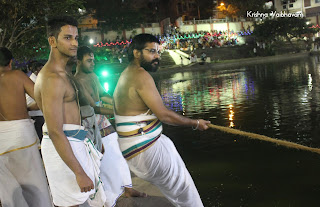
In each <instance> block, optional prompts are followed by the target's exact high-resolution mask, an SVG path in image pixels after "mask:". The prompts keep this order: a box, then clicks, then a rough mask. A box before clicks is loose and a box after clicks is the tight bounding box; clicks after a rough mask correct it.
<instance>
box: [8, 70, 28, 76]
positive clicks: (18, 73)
mask: <svg viewBox="0 0 320 207" xmlns="http://www.w3.org/2000/svg"><path fill="white" fill-rule="evenodd" d="M5 75H7V76H8V77H28V76H27V75H26V74H25V73H24V72H22V71H21V70H9V71H7V72H6V73H5Z"/></svg>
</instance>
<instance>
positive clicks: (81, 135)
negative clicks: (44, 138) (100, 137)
mask: <svg viewBox="0 0 320 207" xmlns="http://www.w3.org/2000/svg"><path fill="white" fill-rule="evenodd" d="M63 133H64V134H65V135H66V137H72V138H75V139H78V140H81V141H84V140H85V139H86V135H87V133H88V131H85V130H83V129H80V130H64V131H63ZM43 135H48V136H49V133H48V132H43Z"/></svg>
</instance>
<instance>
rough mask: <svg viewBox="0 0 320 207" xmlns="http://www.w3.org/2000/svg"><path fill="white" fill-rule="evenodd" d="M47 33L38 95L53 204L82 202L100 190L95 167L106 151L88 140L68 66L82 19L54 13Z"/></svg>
mask: <svg viewBox="0 0 320 207" xmlns="http://www.w3.org/2000/svg"><path fill="white" fill-rule="evenodd" d="M48 36H49V37H48V41H49V45H50V47H51V52H50V56H49V60H48V62H47V63H46V64H45V66H44V67H43V68H42V70H41V71H40V73H39V74H38V78H37V80H36V84H35V98H36V99H35V100H36V102H37V103H38V105H39V107H40V109H41V110H42V112H43V115H44V118H45V125H44V127H43V133H44V136H43V140H42V144H41V150H42V156H43V161H44V164H45V168H46V172H47V176H48V181H49V185H50V189H51V192H52V197H53V202H54V204H55V205H56V206H77V205H79V204H82V203H84V202H85V201H86V200H88V198H89V196H90V195H93V194H94V192H95V190H94V188H95V184H97V183H96V182H95V181H96V179H99V178H97V175H96V171H95V166H97V165H100V163H99V162H100V160H99V159H100V158H101V154H100V153H99V152H97V150H95V148H93V146H92V143H90V141H88V140H87V139H86V131H85V130H84V128H83V127H82V126H81V116H80V106H79V100H78V94H77V93H78V91H77V88H76V85H75V83H74V81H73V80H72V75H71V74H68V73H67V72H66V70H65V68H66V64H67V62H68V60H69V59H70V58H71V57H74V56H76V55H77V49H78V29H77V22H76V21H75V20H74V19H73V18H71V17H56V18H53V19H51V20H49V22H48ZM93 155H96V158H97V159H95V158H94V157H93ZM94 162H96V165H95V163H94ZM95 197H98V196H95ZM89 200H90V199H89ZM103 202H104V201H102V204H101V206H102V205H103Z"/></svg>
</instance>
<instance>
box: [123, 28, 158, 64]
mask: <svg viewBox="0 0 320 207" xmlns="http://www.w3.org/2000/svg"><path fill="white" fill-rule="evenodd" d="M152 42H156V43H158V44H160V42H159V40H158V39H157V38H156V37H155V36H153V35H151V34H147V33H143V34H139V35H136V36H135V37H134V38H133V39H132V42H131V43H130V46H129V49H128V59H129V62H131V61H133V60H134V55H133V50H135V49H136V50H142V49H144V48H145V46H146V43H152Z"/></svg>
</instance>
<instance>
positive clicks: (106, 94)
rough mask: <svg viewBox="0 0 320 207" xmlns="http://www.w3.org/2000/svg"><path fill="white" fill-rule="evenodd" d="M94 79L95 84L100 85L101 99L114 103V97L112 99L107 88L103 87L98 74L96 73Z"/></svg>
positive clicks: (110, 103)
mask: <svg viewBox="0 0 320 207" xmlns="http://www.w3.org/2000/svg"><path fill="white" fill-rule="evenodd" d="M94 81H95V84H96V85H97V87H98V90H99V97H100V99H101V100H102V101H103V102H105V103H107V104H109V105H111V106H112V105H113V99H112V96H110V95H109V94H108V93H107V92H106V91H105V90H104V88H103V87H102V85H101V84H100V81H99V79H98V76H97V75H95V74H94Z"/></svg>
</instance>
